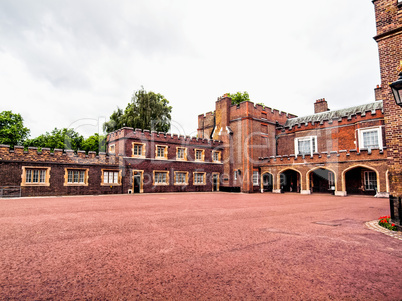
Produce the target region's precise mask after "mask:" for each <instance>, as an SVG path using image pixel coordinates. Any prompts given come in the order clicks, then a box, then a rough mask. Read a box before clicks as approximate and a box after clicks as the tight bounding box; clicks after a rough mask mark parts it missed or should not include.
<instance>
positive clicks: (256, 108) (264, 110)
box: [230, 101, 297, 124]
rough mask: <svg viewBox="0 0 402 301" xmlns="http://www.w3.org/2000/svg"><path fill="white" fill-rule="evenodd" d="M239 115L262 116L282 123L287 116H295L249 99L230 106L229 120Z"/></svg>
mask: <svg viewBox="0 0 402 301" xmlns="http://www.w3.org/2000/svg"><path fill="white" fill-rule="evenodd" d="M240 117H254V118H263V119H267V120H270V121H278V122H280V123H282V124H285V122H286V121H287V120H288V119H289V118H296V117H297V115H294V114H290V113H287V112H284V111H281V110H277V109H273V108H271V107H267V106H263V105H261V104H254V103H253V102H251V101H243V102H241V103H240V104H238V105H231V106H230V118H231V120H233V119H237V118H240Z"/></svg>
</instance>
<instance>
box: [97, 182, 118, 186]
mask: <svg viewBox="0 0 402 301" xmlns="http://www.w3.org/2000/svg"><path fill="white" fill-rule="evenodd" d="M101 186H121V183H101Z"/></svg>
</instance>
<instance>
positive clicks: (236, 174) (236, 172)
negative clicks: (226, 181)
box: [234, 170, 239, 181]
mask: <svg viewBox="0 0 402 301" xmlns="http://www.w3.org/2000/svg"><path fill="white" fill-rule="evenodd" d="M238 173H239V172H238V171H237V170H235V171H234V180H235V181H237V176H238Z"/></svg>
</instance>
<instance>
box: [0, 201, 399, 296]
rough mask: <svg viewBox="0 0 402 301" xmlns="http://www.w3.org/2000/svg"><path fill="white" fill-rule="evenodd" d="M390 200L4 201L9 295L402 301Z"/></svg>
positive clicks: (1, 258) (3, 270) (1, 221)
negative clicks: (372, 224) (386, 230)
mask: <svg viewBox="0 0 402 301" xmlns="http://www.w3.org/2000/svg"><path fill="white" fill-rule="evenodd" d="M386 214H389V205H388V200H387V199H376V198H373V197H345V198H342V197H334V196H329V195H318V194H315V195H309V196H306V195H299V194H290V193H288V194H283V195H275V194H269V193H267V194H250V195H249V194H229V193H181V194H147V195H114V196H80V197H57V198H25V199H0V227H1V230H0V298H1V300H10V299H11V300H15V299H18V300H43V299H52V300H81V299H96V300H106V299H107V300H133V299H155V300H164V299H169V300H195V299H197V300H207V299H208V300H227V299H233V300H235V299H239V300H240V299H241V300H244V299H247V300H254V299H263V300H289V299H292V300H329V299H335V300H340V299H342V300H344V299H347V300H387V301H389V300H401V298H402V241H400V240H397V239H395V238H392V237H389V236H386V235H384V234H382V233H379V232H375V231H373V230H370V229H368V228H367V227H366V226H365V224H364V223H365V222H366V221H370V220H374V219H377V218H378V217H380V216H381V215H386Z"/></svg>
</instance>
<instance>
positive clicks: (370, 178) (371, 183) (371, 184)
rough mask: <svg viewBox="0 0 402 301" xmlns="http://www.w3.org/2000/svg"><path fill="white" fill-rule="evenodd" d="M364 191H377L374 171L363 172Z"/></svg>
mask: <svg viewBox="0 0 402 301" xmlns="http://www.w3.org/2000/svg"><path fill="white" fill-rule="evenodd" d="M364 190H377V175H376V173H375V172H374V171H365V172H364Z"/></svg>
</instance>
